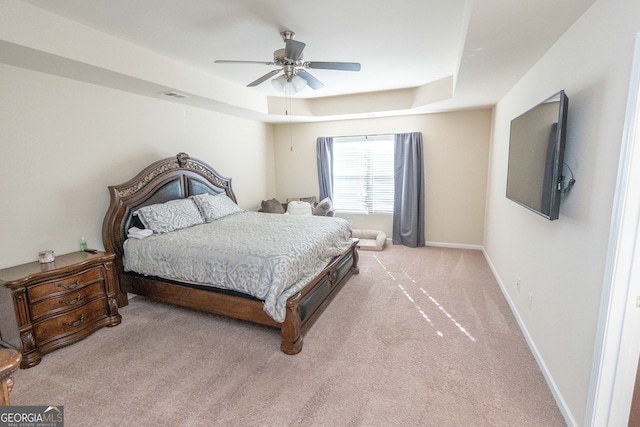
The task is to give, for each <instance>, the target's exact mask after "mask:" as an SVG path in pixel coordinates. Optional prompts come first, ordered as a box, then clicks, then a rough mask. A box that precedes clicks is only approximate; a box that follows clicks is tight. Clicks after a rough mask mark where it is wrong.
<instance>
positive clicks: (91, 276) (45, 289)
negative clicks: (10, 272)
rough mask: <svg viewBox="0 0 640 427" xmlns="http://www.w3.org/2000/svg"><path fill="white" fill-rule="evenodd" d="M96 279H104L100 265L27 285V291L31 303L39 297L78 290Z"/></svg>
mask: <svg viewBox="0 0 640 427" xmlns="http://www.w3.org/2000/svg"><path fill="white" fill-rule="evenodd" d="M97 281H104V273H103V269H102V267H96V268H92V269H90V270H86V271H83V272H81V273H79V274H76V275H73V276H67V277H65V278H62V279H59V280H51V281H49V282H45V283H40V284H38V285H35V286H29V287H28V288H27V292H28V294H29V301H30V302H31V303H34V302H37V301H38V300H40V299H43V298H48V297H51V296H54V295H60V294H65V293H70V292H74V291H78V290H79V289H81V288H82V287H84V286H87V285H90V284H92V283H95V282H97Z"/></svg>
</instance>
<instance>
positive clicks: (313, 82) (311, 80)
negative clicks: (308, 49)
mask: <svg viewBox="0 0 640 427" xmlns="http://www.w3.org/2000/svg"><path fill="white" fill-rule="evenodd" d="M296 75H298V76H300V77H302V78H303V79H305V80H306V81H307V85H308V86H309V87H310V88H311V89H314V90H315V89H320V88H321V87H323V86H324V84H323V83H322V82H321V81H320V80H318V79H316V78H315V77H313V76H312V75H311V74H309V73H308V72H306V71H304V70H298V71H297V72H296Z"/></svg>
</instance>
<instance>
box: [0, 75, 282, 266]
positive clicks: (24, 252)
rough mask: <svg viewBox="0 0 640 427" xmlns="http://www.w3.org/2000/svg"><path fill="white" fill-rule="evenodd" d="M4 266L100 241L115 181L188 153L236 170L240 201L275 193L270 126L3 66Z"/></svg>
mask: <svg viewBox="0 0 640 427" xmlns="http://www.w3.org/2000/svg"><path fill="white" fill-rule="evenodd" d="M0 88H1V89H2V96H1V97H0V121H1V123H2V126H1V127H2V136H1V139H0V158H2V159H3V160H2V167H1V168H0V176H1V177H2V185H0V200H2V203H1V204H0V236H1V237H0V241H1V245H0V268H2V267H8V266H11V265H15V264H20V263H24V262H30V261H35V260H37V258H38V251H41V250H43V249H53V250H54V251H55V252H56V253H59V254H62V253H67V252H71V251H75V250H77V249H78V241H79V238H80V236H86V238H87V240H88V243H89V245H90V246H91V247H96V248H99V249H101V248H102V247H103V246H102V238H101V227H102V219H103V217H104V214H105V212H106V210H107V207H108V204H109V194H108V191H107V186H108V185H114V184H119V183H122V182H124V181H126V180H128V179H129V178H132V177H133V175H134V174H136V173H137V172H139V171H140V170H141V169H142V168H143V167H144V166H146V165H148V164H149V163H151V162H153V161H155V160H158V159H161V158H164V157H171V156H174V155H176V154H177V153H178V152H180V151H184V152H187V153H189V154H190V155H192V156H193V157H196V158H199V159H200V160H203V161H205V162H206V163H208V164H210V165H211V166H212V167H214V168H215V169H216V170H217V171H218V172H219V173H221V174H223V175H226V176H231V177H232V178H233V181H232V186H233V188H234V191H235V192H236V194H237V196H238V203H239V205H240V206H242V207H244V208H256V207H257V206H258V205H259V203H260V201H261V200H262V199H264V198H266V197H267V196H268V195H270V194H273V192H274V191H275V190H274V189H275V178H274V174H273V164H274V160H273V143H272V127H271V126H270V125H265V124H263V123H258V122H254V121H249V120H242V119H237V118H234V117H230V116H223V115H220V114H216V113H212V112H208V111H205V110H202V109H197V108H192V107H184V106H182V105H179V104H176V103H172V102H168V101H160V100H156V99H152V98H148V97H143V96H138V95H133V94H129V93H126V92H121V91H117V90H112V89H108V88H104V87H100V86H96V85H92V84H88V83H81V82H77V81H73V80H69V79H64V78H60V77H56V76H52V75H49V74H43V73H38V72H34V71H29V70H25V69H22V68H16V67H11V66H5V65H0Z"/></svg>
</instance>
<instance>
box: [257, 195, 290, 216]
mask: <svg viewBox="0 0 640 427" xmlns="http://www.w3.org/2000/svg"><path fill="white" fill-rule="evenodd" d="M260 206H261V207H260V212H266V213H278V214H283V213H284V208H283V207H282V203H280V202H279V201H278V200H277V199H271V200H263V201H262V204H261V205H260Z"/></svg>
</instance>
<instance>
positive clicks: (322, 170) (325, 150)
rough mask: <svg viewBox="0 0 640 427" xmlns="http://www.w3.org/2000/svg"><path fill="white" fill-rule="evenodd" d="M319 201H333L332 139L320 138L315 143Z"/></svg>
mask: <svg viewBox="0 0 640 427" xmlns="http://www.w3.org/2000/svg"><path fill="white" fill-rule="evenodd" d="M316 156H317V160H318V185H319V186H320V199H318V200H322V199H324V198H326V197H328V198H329V199H331V200H333V138H331V137H325V136H320V137H318V139H317V141H316Z"/></svg>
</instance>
